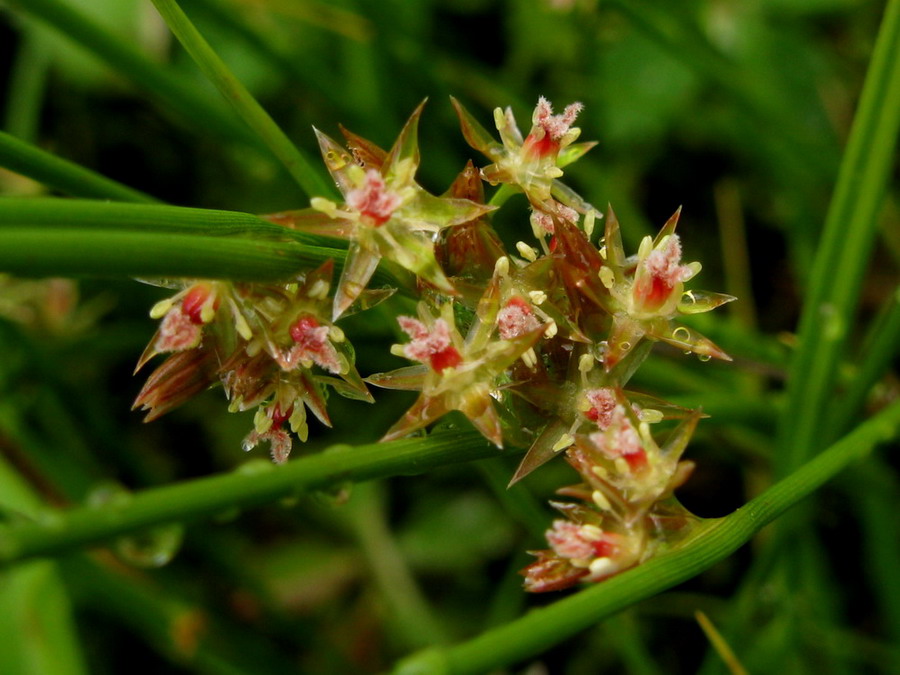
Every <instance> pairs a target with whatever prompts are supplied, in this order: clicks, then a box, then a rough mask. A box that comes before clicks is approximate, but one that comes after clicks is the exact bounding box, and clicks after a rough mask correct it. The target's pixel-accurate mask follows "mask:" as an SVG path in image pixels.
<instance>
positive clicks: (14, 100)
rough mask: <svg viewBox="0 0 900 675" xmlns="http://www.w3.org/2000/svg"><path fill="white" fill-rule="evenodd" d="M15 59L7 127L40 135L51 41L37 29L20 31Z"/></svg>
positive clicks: (30, 138)
mask: <svg viewBox="0 0 900 675" xmlns="http://www.w3.org/2000/svg"><path fill="white" fill-rule="evenodd" d="M21 35H22V37H21V41H20V44H19V49H18V51H17V52H16V59H15V62H14V63H13V65H12V68H11V69H10V75H9V90H8V92H7V93H8V97H7V105H6V118H5V120H4V128H5V129H6V130H7V131H8V132H9V133H11V134H13V135H14V136H18V137H19V138H21V139H23V140H27V141H34V140H35V138H36V137H37V132H38V125H39V123H40V119H41V108H42V106H43V102H44V90H45V89H46V84H47V72H48V70H49V65H50V50H49V47H50V45H49V44H47V43H48V40H47V37H46V36H44V35H40V34H39V33H38V31H37V30H34V29H30V30H29V29H27V28H26V29H25V30H23V31H22V33H21Z"/></svg>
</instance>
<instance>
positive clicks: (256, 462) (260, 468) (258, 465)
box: [235, 457, 275, 476]
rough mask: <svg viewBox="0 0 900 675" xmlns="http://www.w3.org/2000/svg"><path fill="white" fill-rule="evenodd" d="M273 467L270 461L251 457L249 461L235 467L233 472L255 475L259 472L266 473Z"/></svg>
mask: <svg viewBox="0 0 900 675" xmlns="http://www.w3.org/2000/svg"><path fill="white" fill-rule="evenodd" d="M274 468H275V465H274V464H273V463H272V462H270V461H269V460H267V459H262V458H261V457H260V458H257V459H251V460H250V461H249V462H244V463H243V464H241V465H240V466H239V467H238V468H236V469H235V472H236V473H239V474H243V475H245V476H255V475H257V474H261V473H268V472H269V471H271V470H272V469H274Z"/></svg>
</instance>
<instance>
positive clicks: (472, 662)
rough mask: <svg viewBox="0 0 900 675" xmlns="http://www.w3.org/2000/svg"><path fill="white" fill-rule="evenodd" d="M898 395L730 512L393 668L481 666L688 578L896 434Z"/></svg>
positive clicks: (527, 651) (529, 650)
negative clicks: (627, 566)
mask: <svg viewBox="0 0 900 675" xmlns="http://www.w3.org/2000/svg"><path fill="white" fill-rule="evenodd" d="M898 426H900V402H896V403H894V404H893V405H891V406H890V407H889V408H886V409H885V410H883V411H882V412H881V413H879V414H878V415H877V416H875V417H873V418H872V419H870V420H868V421H867V422H865V423H863V424H862V425H860V426H859V427H857V428H856V430H854V431H853V432H852V433H851V434H848V435H847V436H846V437H845V438H843V439H842V440H840V441H839V442H837V443H835V444H834V445H833V446H831V447H830V448H828V449H827V450H826V451H824V452H823V453H821V454H820V455H818V456H817V457H816V458H815V459H813V460H812V461H810V462H808V463H807V464H806V465H804V466H803V467H802V468H800V469H799V470H797V471H795V472H794V473H792V474H791V475H789V476H788V477H786V478H784V479H783V480H781V481H780V482H778V483H776V484H775V485H773V486H772V487H771V488H769V489H768V490H766V492H764V493H763V494H761V495H759V496H758V497H756V498H755V499H753V500H752V501H750V502H748V503H747V504H745V505H744V506H742V507H741V508H740V509H738V510H737V511H735V512H734V513H733V514H731V515H730V516H727V517H725V518H720V519H717V520H710V521H707V522H705V523H704V524H703V525H700V526H699V527H698V530H697V532H696V534H695V535H694V536H692V537H690V538H689V539H688V540H687V541H686V542H684V543H683V544H682V545H680V546H679V547H677V548H675V549H674V550H672V551H669V552H667V553H663V554H662V555H660V556H658V557H656V558H653V559H651V560H649V561H648V562H646V563H644V564H642V565H640V566H638V567H636V568H634V569H632V570H629V571H628V572H625V573H623V574H620V575H618V576H616V577H613V578H612V579H608V580H607V581H604V582H602V583H601V584H598V585H596V586H593V587H591V588H586V589H584V590H582V591H581V592H579V593H576V594H575V595H572V596H569V597H567V598H565V599H564V600H560V601H558V602H556V603H554V604H552V605H549V606H547V607H543V608H541V609H535V610H533V611H531V612H530V613H528V614H526V615H525V616H524V617H522V618H520V619H517V620H515V621H512V622H510V623H508V624H506V625H504V626H500V627H498V628H495V629H493V630H490V631H487V632H485V633H482V634H481V635H479V636H478V637H476V638H474V639H472V640H470V641H468V642H465V643H462V644H459V645H456V646H455V647H450V648H447V649H431V650H428V651H425V652H421V653H418V654H414V655H412V656H411V657H409V658H408V659H406V660H404V661H402V662H401V663H400V664H399V666H398V668H397V669H396V670H395V672H396V673H399V674H402V675H411V674H413V673H442V674H444V675H449V674H451V673H452V674H454V675H459V674H462V673H486V672H490V671H491V670H493V669H498V668H503V667H505V666H507V665H509V664H513V663H516V662H519V661H522V660H523V659H527V658H528V657H531V656H534V655H537V654H540V653H541V652H543V651H544V650H546V649H548V648H550V647H552V646H553V645H555V644H557V643H559V642H561V641H562V640H564V639H566V638H569V637H571V636H572V635H574V634H575V633H577V632H579V631H581V630H584V629H585V628H587V627H589V626H592V625H594V624H596V623H597V622H598V621H601V620H603V619H605V618H606V617H608V616H611V615H612V614H614V613H616V612H618V611H620V610H622V609H624V608H625V607H628V606H630V605H632V604H634V603H635V602H637V601H639V600H642V599H644V598H649V597H651V596H653V595H655V594H657V593H660V592H661V591H664V590H666V589H668V588H671V587H672V586H674V585H676V584H678V583H680V582H682V581H685V580H687V579H690V578H691V577H693V576H695V575H697V574H699V573H700V572H702V571H703V570H706V569H708V568H709V567H711V566H712V565H714V564H715V563H717V562H718V561H720V560H722V559H724V558H726V557H727V556H729V555H730V554H731V553H733V552H734V551H735V550H737V549H738V548H740V547H741V546H742V545H744V544H745V543H746V542H747V541H749V539H750V538H751V537H752V536H753V535H754V534H755V533H756V532H758V531H759V530H760V529H761V528H762V527H763V526H765V525H766V524H768V523H770V522H772V520H774V519H775V518H777V517H778V516H779V515H781V514H782V513H784V512H785V511H786V510H787V509H788V508H790V507H791V506H793V505H794V504H796V503H797V502H798V501H800V500H801V499H802V498H803V497H805V496H807V495H809V494H810V493H811V492H813V491H814V490H815V489H817V488H818V487H820V486H821V485H822V484H823V483H825V482H826V481H828V480H829V479H831V478H833V477H834V476H835V475H837V474H838V473H839V472H840V471H841V470H842V469H844V468H845V467H846V466H847V465H848V464H850V463H851V462H853V461H855V460H858V459H861V458H862V457H864V456H865V455H867V454H868V453H869V452H870V451H871V450H872V448H873V447H874V446H875V445H876V444H878V443H881V442H884V441H887V440H890V439H891V438H894V437H895V436H896V435H897V427H898Z"/></svg>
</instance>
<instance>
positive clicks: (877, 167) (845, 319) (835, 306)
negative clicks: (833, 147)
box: [775, 0, 900, 476]
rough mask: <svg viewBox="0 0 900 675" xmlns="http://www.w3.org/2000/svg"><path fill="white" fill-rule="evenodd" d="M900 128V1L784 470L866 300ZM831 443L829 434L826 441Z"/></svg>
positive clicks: (878, 64) (791, 406)
mask: <svg viewBox="0 0 900 675" xmlns="http://www.w3.org/2000/svg"><path fill="white" fill-rule="evenodd" d="M898 129H900V0H891V2H890V3H889V4H888V6H887V8H886V10H885V14H884V18H883V20H882V23H881V28H880V30H879V35H878V39H877V41H876V44H875V51H874V54H873V56H872V62H871V65H870V67H869V71H868V73H867V75H866V81H865V85H864V87H863V92H862V97H861V99H860V103H859V109H858V112H857V115H856V118H855V119H854V121H853V127H852V130H851V133H850V139H849V142H848V144H847V150H846V152H845V154H844V158H843V160H842V162H841V168H840V172H839V174H838V179H837V185H836V187H835V191H834V196H833V197H832V201H831V204H830V206H829V209H828V216H827V219H826V222H825V231H824V233H823V235H822V243H821V245H820V247H819V250H818V252H817V254H816V259H815V263H814V266H813V271H812V277H811V283H810V286H809V289H808V290H809V292H808V295H807V301H806V303H805V304H804V306H803V314H802V316H801V318H800V328H799V331H798V339H799V345H800V348H799V350H798V351H797V353H796V355H795V358H794V359H793V361H792V363H791V368H790V372H789V378H788V387H787V397H788V402H787V406H786V407H785V409H784V414H783V416H782V418H781V420H780V426H779V435H778V439H779V448H778V451H777V452H776V454H775V457H776V469H777V472H778V474H779V475H782V476H783V475H786V474H788V473H789V472H790V471H791V470H793V469H795V468H796V467H797V466H799V465H800V464H801V463H802V462H803V461H804V460H805V459H806V458H808V457H809V456H810V454H811V452H812V451H813V449H814V448H815V446H816V442H817V440H818V438H817V437H818V436H819V435H820V434H821V428H822V422H823V419H822V418H823V414H824V412H825V411H826V410H827V409H828V406H827V405H826V404H827V402H828V398H829V396H831V393H832V386H833V384H834V380H835V376H836V373H837V369H838V366H839V365H840V362H841V358H842V357H843V354H844V346H845V344H846V342H847V337H848V334H849V332H850V328H851V326H852V325H853V316H854V312H855V310H856V306H857V303H858V300H859V291H860V286H861V284H862V279H863V276H864V275H865V272H866V269H867V265H868V261H869V254H870V251H871V249H872V244H873V242H874V239H875V236H876V234H877V231H878V212H879V209H880V207H881V204H882V200H883V197H884V191H885V186H886V184H887V181H888V178H889V177H890V173H891V167H892V166H893V164H894V157H895V156H894V147H895V145H896V142H897V133H898ZM826 440H827V439H826Z"/></svg>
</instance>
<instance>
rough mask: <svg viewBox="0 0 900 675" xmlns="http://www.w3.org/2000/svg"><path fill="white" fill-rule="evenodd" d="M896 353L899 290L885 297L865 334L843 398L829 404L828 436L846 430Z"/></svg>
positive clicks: (899, 349)
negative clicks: (882, 304) (854, 371)
mask: <svg viewBox="0 0 900 675" xmlns="http://www.w3.org/2000/svg"><path fill="white" fill-rule="evenodd" d="M898 353H900V287H898V288H897V289H895V290H894V292H893V293H892V294H891V295H890V296H888V298H887V302H886V303H885V305H884V307H883V309H882V312H881V313H880V314H879V316H878V317H877V318H876V319H875V320H874V321H873V322H872V324H871V326H870V327H869V333H868V335H867V336H866V340H865V341H864V342H863V345H862V348H861V349H860V350H859V354H860V356H859V361H860V366H859V369H858V370H857V371H856V373H854V375H853V379H852V380H851V381H850V383H849V384H848V386H847V392H846V394H844V396H843V397H841V398H840V399H838V400H837V401H835V402H833V404H832V414H831V415H829V416H828V422H829V424H828V429H829V432H830V433H831V436H832V437H835V436H838V435H839V434H840V433H841V432H842V431H844V430H846V429H848V428H850V426H851V424H852V422H853V420H854V419H856V418H858V417H859V416H860V415H861V414H862V411H863V408H864V407H865V403H866V399H867V398H868V397H869V395H870V394H871V393H872V388H873V387H874V386H875V385H876V384H877V383H878V380H880V379H881V378H882V377H883V376H884V374H885V373H886V372H888V371H889V370H890V367H891V362H892V361H893V360H894V359H895V358H896V356H897V354H898Z"/></svg>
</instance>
